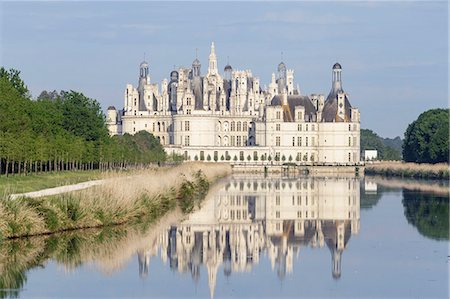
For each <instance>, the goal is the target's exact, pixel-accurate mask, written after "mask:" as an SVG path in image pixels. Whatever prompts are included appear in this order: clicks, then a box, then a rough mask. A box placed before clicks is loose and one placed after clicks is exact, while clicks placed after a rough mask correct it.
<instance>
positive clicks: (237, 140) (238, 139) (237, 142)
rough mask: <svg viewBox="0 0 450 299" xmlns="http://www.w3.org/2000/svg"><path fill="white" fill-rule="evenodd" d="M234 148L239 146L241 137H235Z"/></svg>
mask: <svg viewBox="0 0 450 299" xmlns="http://www.w3.org/2000/svg"><path fill="white" fill-rule="evenodd" d="M236 146H241V136H237V137H236Z"/></svg>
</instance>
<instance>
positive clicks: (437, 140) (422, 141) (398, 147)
mask: <svg viewBox="0 0 450 299" xmlns="http://www.w3.org/2000/svg"><path fill="white" fill-rule="evenodd" d="M449 111H450V110H449V109H430V110H427V111H425V112H423V113H422V114H420V115H419V117H418V118H417V119H416V120H415V121H413V122H412V123H410V124H409V125H408V128H407V129H406V131H405V135H404V139H403V141H402V140H401V139H400V138H399V137H396V138H394V139H389V138H385V139H383V138H381V137H380V136H378V135H377V134H376V133H375V132H373V131H371V130H367V129H361V154H362V153H364V150H366V149H375V150H377V151H378V159H379V160H401V159H403V160H404V161H405V162H414V163H431V164H435V163H448V162H449V144H450V140H449V137H450V135H449V117H450V113H449Z"/></svg>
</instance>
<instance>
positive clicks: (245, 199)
mask: <svg viewBox="0 0 450 299" xmlns="http://www.w3.org/2000/svg"><path fill="white" fill-rule="evenodd" d="M214 188H215V189H214V190H215V192H213V193H210V194H209V196H207V198H206V199H205V202H204V205H203V206H202V208H201V209H200V210H198V211H195V212H194V213H192V214H190V215H189V216H188V218H187V219H185V220H184V221H183V222H182V223H180V224H178V225H176V226H174V225H172V226H170V227H167V228H166V229H164V230H162V232H161V233H160V234H159V237H158V240H157V241H156V242H154V243H152V245H151V246H148V247H147V248H142V250H140V251H139V252H138V261H139V274H140V275H141V277H143V278H144V277H145V276H147V275H148V272H149V269H150V268H151V262H150V260H151V259H152V258H154V259H157V258H158V255H159V257H160V258H161V259H162V260H163V262H164V264H168V265H169V267H170V268H171V269H172V270H174V271H178V272H180V273H190V274H191V276H192V278H193V280H194V281H200V276H201V275H205V276H207V277H208V283H209V288H210V296H211V298H214V292H215V287H216V281H217V277H218V276H220V275H221V272H222V271H223V274H224V275H225V276H226V277H228V276H230V275H233V273H236V272H250V271H251V270H252V268H253V267H256V266H257V265H258V264H259V263H260V260H263V259H265V258H266V257H267V258H268V260H269V261H270V266H271V269H272V271H273V272H275V273H276V275H277V276H278V277H279V278H280V280H283V279H284V278H285V277H286V276H288V275H291V274H292V273H293V272H294V270H295V269H294V265H295V264H297V266H298V264H299V263H298V262H295V261H296V260H297V261H298V260H299V259H301V258H302V257H301V256H300V255H299V254H300V252H301V251H303V250H305V249H306V248H310V249H314V248H328V249H329V254H330V255H329V258H328V260H329V263H330V264H329V265H330V266H329V269H330V272H331V276H332V277H333V278H334V279H340V277H341V274H342V270H341V269H342V256H343V253H344V251H345V249H346V248H347V246H348V243H349V241H350V238H351V237H352V236H354V235H357V234H359V230H360V181H359V180H358V179H357V178H351V179H344V178H331V177H329V178H314V177H308V178H287V177H284V178H283V177H279V176H276V177H268V178H267V177H265V176H263V175H262V174H261V175H248V174H233V175H232V176H231V178H229V179H228V180H222V181H220V182H219V183H218V184H217V185H215V187H214ZM303 258H304V257H303ZM300 265H302V263H300ZM303 270H304V269H303Z"/></svg>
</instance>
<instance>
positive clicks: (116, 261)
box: [0, 210, 181, 298]
mask: <svg viewBox="0 0 450 299" xmlns="http://www.w3.org/2000/svg"><path fill="white" fill-rule="evenodd" d="M180 217H181V213H180V212H179V211H178V210H176V211H174V212H170V213H168V214H167V215H166V217H163V218H162V219H160V220H159V221H158V222H157V223H153V224H151V225H149V224H146V223H139V224H135V225H123V226H114V227H104V228H95V229H86V230H82V231H70V232H63V233H57V234H52V235H44V236H35V237H30V238H20V239H11V240H5V241H4V242H1V243H0V298H4V297H19V296H20V291H21V289H22V288H23V286H24V284H25V283H26V280H27V271H29V270H30V269H32V268H35V267H39V266H40V265H43V264H45V263H46V261H47V260H49V259H53V260H55V261H56V262H57V264H58V265H60V266H62V267H63V268H64V269H65V270H66V271H68V272H70V271H72V270H74V269H76V268H77V267H79V266H81V265H82V264H86V263H89V264H92V265H94V267H96V268H97V269H98V270H100V271H101V272H102V273H105V274H112V273H114V272H116V271H118V270H120V269H122V268H123V267H124V266H125V265H126V263H127V262H128V261H129V260H130V259H131V258H132V257H133V256H134V255H135V254H136V252H149V251H152V250H153V251H155V250H156V248H157V246H156V245H157V244H158V238H159V237H160V236H161V232H162V231H163V230H166V229H167V227H169V226H170V225H172V224H174V223H176V222H178V220H179V219H180ZM154 254H156V251H155V252H154Z"/></svg>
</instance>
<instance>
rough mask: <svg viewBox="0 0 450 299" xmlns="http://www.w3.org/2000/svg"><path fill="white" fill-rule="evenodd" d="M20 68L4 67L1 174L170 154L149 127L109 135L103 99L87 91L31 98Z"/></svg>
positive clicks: (137, 160)
mask: <svg viewBox="0 0 450 299" xmlns="http://www.w3.org/2000/svg"><path fill="white" fill-rule="evenodd" d="M19 74H20V73H19V72H18V71H15V70H10V71H9V72H7V71H6V70H5V69H4V68H2V69H0V90H1V93H0V119H1V121H0V174H3V173H8V172H9V173H12V172H21V171H26V172H30V171H33V172H37V171H39V172H42V171H49V170H52V171H59V170H61V169H63V168H64V169H68V168H70V169H80V168H82V169H85V168H89V169H92V168H100V164H101V163H103V165H104V164H105V163H107V164H108V167H110V166H111V165H115V166H116V167H118V166H120V167H124V166H125V167H126V166H127V165H129V164H138V163H140V164H142V163H151V162H159V161H165V160H166V154H165V152H164V149H163V147H162V146H161V144H160V143H159V140H157V139H156V138H155V137H154V136H153V135H152V134H150V133H147V132H138V133H137V134H135V135H134V136H131V135H125V136H121V137H117V136H115V137H109V134H108V129H107V127H106V123H105V117H104V115H103V112H102V110H101V107H100V104H99V103H98V102H97V101H96V100H94V99H91V98H88V97H86V96H84V95H83V94H82V93H78V92H75V91H69V92H65V91H61V92H60V93H58V92H56V91H53V92H46V91H44V92H42V93H41V94H40V95H39V97H38V99H37V100H36V101H32V100H31V99H29V98H27V95H26V94H27V92H28V90H27V89H26V86H25V84H24V83H23V81H22V80H21V79H20V76H19ZM172 158H173V159H174V160H177V161H178V160H180V158H179V157H172ZM32 162H34V163H32ZM37 162H39V163H37Z"/></svg>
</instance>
